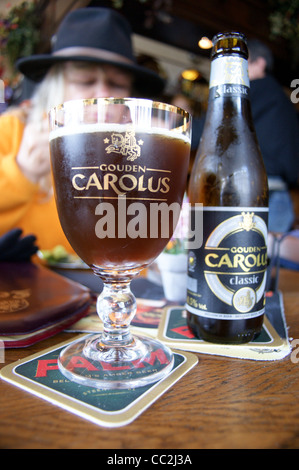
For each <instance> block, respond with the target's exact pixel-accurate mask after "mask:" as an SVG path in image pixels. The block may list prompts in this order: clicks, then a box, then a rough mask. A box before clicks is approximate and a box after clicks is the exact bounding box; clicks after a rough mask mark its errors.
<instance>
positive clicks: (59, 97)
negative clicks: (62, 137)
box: [28, 63, 65, 122]
mask: <svg viewBox="0 0 299 470" xmlns="http://www.w3.org/2000/svg"><path fill="white" fill-rule="evenodd" d="M64 90H65V87H64V73H63V64H62V63H61V64H55V65H53V67H51V69H50V70H49V72H48V73H47V75H46V76H45V78H44V79H43V81H42V82H41V83H40V85H38V87H37V89H36V91H35V93H34V95H33V97H32V100H31V108H30V111H29V114H28V122H41V120H42V119H44V118H45V117H46V116H47V114H48V112H49V111H50V109H51V108H52V107H53V106H57V105H58V104H60V103H63V101H64Z"/></svg>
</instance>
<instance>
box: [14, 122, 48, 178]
mask: <svg viewBox="0 0 299 470" xmlns="http://www.w3.org/2000/svg"><path fill="white" fill-rule="evenodd" d="M17 164H18V165H19V167H20V169H21V171H22V173H23V174H24V175H25V176H26V178H28V179H29V181H31V182H32V183H37V182H38V181H39V180H40V178H42V177H44V176H46V175H48V174H49V173H50V151H49V128H48V122H47V120H46V119H45V120H43V121H42V122H41V123H38V124H36V123H29V124H27V125H26V127H25V129H24V134H23V139H22V142H21V146H20V150H19V153H18V156H17Z"/></svg>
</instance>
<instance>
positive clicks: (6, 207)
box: [0, 114, 73, 252]
mask: <svg viewBox="0 0 299 470" xmlns="http://www.w3.org/2000/svg"><path fill="white" fill-rule="evenodd" d="M23 131H24V123H23V122H22V121H21V120H19V119H18V118H17V117H16V116H14V115H10V114H7V115H5V114H3V115H1V116H0V236H1V235H3V234H4V233H6V232H8V231H9V230H11V229H12V228H21V229H22V230H23V234H24V235H28V234H33V235H35V236H36V237H37V245H38V247H39V248H40V249H42V250H43V249H52V248H54V247H55V246H56V245H63V246H64V247H65V248H66V250H67V251H69V252H72V251H73V250H72V249H71V248H70V245H69V243H68V241H67V239H66V237H65V235H64V233H63V231H62V228H61V226H60V222H59V218H58V214H57V210H56V205H55V199H54V196H51V197H50V198H43V197H42V195H41V194H40V191H39V188H38V185H37V184H33V183H31V182H30V181H29V180H28V179H27V178H26V177H25V176H24V175H23V173H22V172H21V170H20V169H19V167H18V165H17V163H16V157H17V154H18V151H19V147H20V144H21V140H22V136H23Z"/></svg>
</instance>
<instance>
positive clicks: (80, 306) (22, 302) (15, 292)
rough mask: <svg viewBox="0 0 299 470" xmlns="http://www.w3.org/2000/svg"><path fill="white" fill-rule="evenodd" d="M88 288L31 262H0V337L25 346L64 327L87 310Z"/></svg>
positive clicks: (5, 344) (5, 342)
mask: <svg viewBox="0 0 299 470" xmlns="http://www.w3.org/2000/svg"><path fill="white" fill-rule="evenodd" d="M90 299H91V294H90V291H89V289H87V288H86V287H84V286H82V285H81V284H78V283H76V282H74V281H71V280H69V279H67V278H65V277H63V276H60V275H59V274H57V273H55V272H54V271H51V270H50V269H48V268H46V267H44V266H40V265H37V264H33V263H29V262H28V263H27V262H21V263H14V262H7V263H6V262H1V263H0V341H3V342H4V346H5V347H8V348H9V347H24V346H29V345H31V344H33V343H36V342H37V341H40V340H42V339H44V338H47V337H49V336H53V335H54V334H56V333H58V332H59V331H62V330H64V329H65V328H66V327H68V326H70V325H71V324H72V323H74V322H76V321H77V320H79V319H80V318H82V317H83V316H84V315H85V314H86V313H87V311H88V308H89V304H90Z"/></svg>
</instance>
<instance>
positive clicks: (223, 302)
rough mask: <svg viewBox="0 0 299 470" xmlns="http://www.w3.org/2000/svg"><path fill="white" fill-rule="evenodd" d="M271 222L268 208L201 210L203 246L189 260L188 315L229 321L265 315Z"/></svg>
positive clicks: (190, 255) (193, 250)
mask: <svg viewBox="0 0 299 470" xmlns="http://www.w3.org/2000/svg"><path fill="white" fill-rule="evenodd" d="M192 212H193V210H192V208H191V220H192V216H193V215H194V214H192ZM267 219H268V209H267V208H257V207H249V208H248V207H246V208H236V207H205V208H204V209H203V244H202V246H201V247H200V248H197V249H192V250H189V256H188V285H187V304H186V307H187V309H188V311H189V312H191V313H194V314H195V315H199V316H202V317H207V318H214V319H225V320H240V319H248V318H254V317H258V316H260V315H263V313H264V311H265V305H264V291H265V286H266V270H267Z"/></svg>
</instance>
